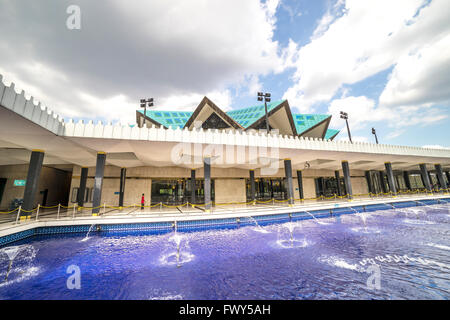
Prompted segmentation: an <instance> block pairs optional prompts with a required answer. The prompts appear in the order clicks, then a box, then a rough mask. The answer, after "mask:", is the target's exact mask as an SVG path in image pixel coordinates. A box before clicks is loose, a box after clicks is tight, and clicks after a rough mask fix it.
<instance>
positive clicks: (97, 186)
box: [92, 152, 106, 215]
mask: <svg viewBox="0 0 450 320" xmlns="http://www.w3.org/2000/svg"><path fill="white" fill-rule="evenodd" d="M105 162H106V153H105V152H98V153H97V164H96V166H95V179H94V196H93V199H92V207H93V209H92V215H97V214H98V213H99V212H100V208H99V207H100V206H101V201H102V187H103V175H104V173H105Z"/></svg>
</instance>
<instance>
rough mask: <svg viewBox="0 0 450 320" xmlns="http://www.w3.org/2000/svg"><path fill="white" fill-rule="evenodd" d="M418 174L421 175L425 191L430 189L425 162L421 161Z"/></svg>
mask: <svg viewBox="0 0 450 320" xmlns="http://www.w3.org/2000/svg"><path fill="white" fill-rule="evenodd" d="M419 166H420V175H421V177H422V182H423V185H424V186H425V189H426V190H427V191H431V183H430V177H429V175H428V170H427V166H426V165H425V163H421V164H420V165H419Z"/></svg>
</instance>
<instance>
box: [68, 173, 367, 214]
mask: <svg viewBox="0 0 450 320" xmlns="http://www.w3.org/2000/svg"><path fill="white" fill-rule="evenodd" d="M73 172H74V173H73V176H72V182H71V190H72V189H73V188H76V187H79V184H80V175H81V167H78V166H75V167H74V169H73ZM302 172H303V192H304V197H305V199H308V198H315V197H316V196H317V195H316V189H315V185H314V179H315V178H316V177H334V171H333V170H318V169H307V170H303V171H302ZM249 175H250V174H249V170H245V169H235V168H229V169H225V168H214V167H212V168H211V177H212V178H213V179H214V184H215V201H216V203H228V202H245V201H246V192H245V179H246V178H249ZM284 175H285V174H284V169H282V168H281V169H279V170H278V171H277V172H276V173H275V174H273V175H270V177H273V178H275V177H277V178H283V177H284ZM94 176H95V168H94V167H92V168H89V170H88V179H87V183H86V187H87V188H92V187H93V184H94ZM190 176H191V169H189V168H179V167H166V168H164V167H162V168H160V167H135V168H128V169H127V179H126V182H125V196H124V205H132V204H139V203H140V200H141V194H142V193H144V194H145V199H146V204H147V205H148V204H149V203H150V199H151V187H152V180H154V179H175V178H185V179H189V178H190ZM292 176H293V186H294V197H295V199H300V196H299V191H298V181H297V178H296V177H297V172H296V170H293V172H292ZM341 176H342V172H341ZM351 176H352V178H351V179H352V188H353V193H354V194H365V193H367V192H368V188H367V182H366V179H365V177H364V171H361V170H351ZM119 177H120V168H118V167H114V166H106V167H105V178H104V180H103V190H102V201H101V202H102V203H106V204H108V205H114V206H116V205H118V203H119V195H118V194H115V192H118V191H119V186H120V181H119ZM255 177H256V178H260V177H263V178H264V177H269V176H264V175H261V172H260V171H259V170H255ZM196 178H197V179H201V178H203V168H199V169H197V170H196ZM90 205H91V203H90V202H87V203H85V206H90Z"/></svg>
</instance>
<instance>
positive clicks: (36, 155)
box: [22, 150, 44, 216]
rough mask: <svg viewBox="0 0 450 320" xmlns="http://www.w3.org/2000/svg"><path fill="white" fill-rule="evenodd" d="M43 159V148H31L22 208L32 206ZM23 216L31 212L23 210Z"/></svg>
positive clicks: (31, 208) (29, 209) (30, 207)
mask: <svg viewBox="0 0 450 320" xmlns="http://www.w3.org/2000/svg"><path fill="white" fill-rule="evenodd" d="M43 161H44V151H43V150H33V151H32V152H31V157H30V165H29V167H28V174H27V181H26V184H25V191H24V194H23V205H22V209H24V210H27V211H31V210H33V207H34V199H35V198H36V194H37V191H38V184H39V176H40V175H41V169H42V162H43ZM22 215H23V216H28V215H31V212H23V214H22Z"/></svg>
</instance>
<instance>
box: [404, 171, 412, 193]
mask: <svg viewBox="0 0 450 320" xmlns="http://www.w3.org/2000/svg"><path fill="white" fill-rule="evenodd" d="M403 179H404V180H405V184H406V188H407V189H408V190H412V187H411V180H410V179H409V172H408V171H403Z"/></svg>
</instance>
